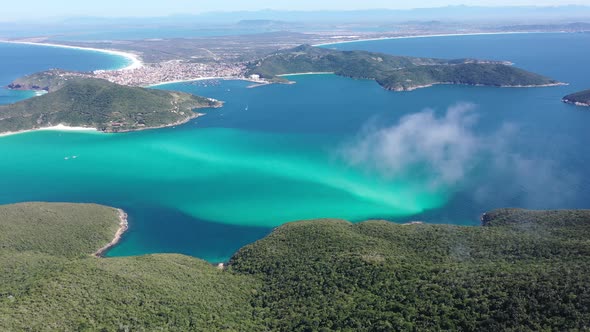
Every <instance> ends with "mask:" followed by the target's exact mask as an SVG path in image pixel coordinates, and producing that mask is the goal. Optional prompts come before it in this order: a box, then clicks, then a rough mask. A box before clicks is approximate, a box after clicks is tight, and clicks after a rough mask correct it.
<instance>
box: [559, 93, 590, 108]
mask: <svg viewBox="0 0 590 332" xmlns="http://www.w3.org/2000/svg"><path fill="white" fill-rule="evenodd" d="M561 101H563V102H564V103H567V104H572V105H576V106H586V107H590V89H589V90H584V91H580V92H576V93H572V94H570V95H567V96H565V97H563V99H561Z"/></svg>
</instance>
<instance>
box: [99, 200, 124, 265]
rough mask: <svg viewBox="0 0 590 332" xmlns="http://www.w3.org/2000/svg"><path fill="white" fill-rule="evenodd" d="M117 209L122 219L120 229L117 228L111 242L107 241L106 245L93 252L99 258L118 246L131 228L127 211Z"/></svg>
mask: <svg viewBox="0 0 590 332" xmlns="http://www.w3.org/2000/svg"><path fill="white" fill-rule="evenodd" d="M117 211H118V213H119V220H120V221H121V222H120V223H119V229H117V232H116V233H115V237H114V238H113V240H112V241H111V242H109V243H107V244H106V245H105V246H104V247H102V248H100V249H98V250H97V251H96V252H95V253H94V254H93V256H94V257H99V258H100V257H104V255H105V254H106V252H107V251H109V250H110V249H111V248H113V247H114V246H116V245H117V243H119V241H121V237H122V236H123V234H124V233H125V232H126V231H127V229H128V228H129V223H128V221H127V213H125V211H123V210H121V209H117Z"/></svg>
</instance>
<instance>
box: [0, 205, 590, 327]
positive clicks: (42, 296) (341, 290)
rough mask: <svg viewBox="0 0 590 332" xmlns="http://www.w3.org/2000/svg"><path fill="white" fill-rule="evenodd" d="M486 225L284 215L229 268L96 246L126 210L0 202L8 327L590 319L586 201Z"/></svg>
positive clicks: (520, 323) (512, 323)
mask: <svg viewBox="0 0 590 332" xmlns="http://www.w3.org/2000/svg"><path fill="white" fill-rule="evenodd" d="M482 221H483V224H484V226H483V227H461V226H449V225H427V224H412V225H398V224H394V223H390V222H386V221H367V222H363V223H358V224H352V223H349V222H346V221H342V220H329V219H326V220H314V221H302V222H295V223H290V224H286V225H283V226H281V227H278V228H277V229H275V230H274V231H273V232H272V233H271V234H270V235H269V236H268V237H266V238H264V239H262V240H260V241H258V242H256V243H253V244H251V245H248V246H246V247H244V248H242V249H241V250H239V251H238V252H237V253H236V254H235V255H234V257H233V258H232V259H231V261H230V264H229V266H228V267H227V268H225V269H223V270H220V269H218V268H217V267H214V266H212V265H210V264H208V263H206V262H203V261H201V260H199V259H195V258H191V257H186V256H182V255H169V254H167V255H148V256H141V257H125V258H106V259H101V258H96V257H93V256H92V255H90V253H92V252H94V251H95V250H96V249H98V247H100V246H103V245H104V244H105V242H108V241H110V239H111V238H112V236H113V234H114V232H115V230H116V229H117V226H118V223H119V220H118V218H117V211H116V210H114V209H111V208H107V207H102V206H98V205H78V204H47V203H27V204H15V205H6V206H0V270H1V273H0V330H2V331H26V330H30V331H53V330H64V331H79V330H89V331H96V330H105V331H114V330H131V331H144V330H145V331H153V330H165V331H220V330H226V331H334V330H342V331H395V330H414V331H441V330H463V331H541V330H547V331H549V330H555V331H564V330H587V329H589V328H590V326H589V325H588V322H590V311H589V310H588V308H589V307H590V243H589V242H588V238H590V211H525V210H513V209H505V210H497V211H492V212H490V213H487V214H485V215H484V217H483V218H482Z"/></svg>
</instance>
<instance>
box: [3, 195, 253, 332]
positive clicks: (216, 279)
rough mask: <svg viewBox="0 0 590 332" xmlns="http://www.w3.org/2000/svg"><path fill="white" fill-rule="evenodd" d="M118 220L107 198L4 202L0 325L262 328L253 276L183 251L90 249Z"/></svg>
mask: <svg viewBox="0 0 590 332" xmlns="http://www.w3.org/2000/svg"><path fill="white" fill-rule="evenodd" d="M118 226H119V219H118V212H117V211H116V210H115V209H112V208H108V207H104V206H98V205H86V204H82V205H81V204H47V203H27V204H15V205H5V206H0V331H6V332H8V331H126V330H131V331H156V330H158V331H161V330H166V331H167V330H173V331H220V330H226V331H228V330H229V331H240V330H241V331H261V330H263V327H262V325H261V324H260V323H256V318H255V316H254V312H253V310H254V309H253V308H252V306H251V305H250V299H251V297H252V294H253V293H255V292H256V291H257V289H259V287H260V282H259V281H257V280H255V279H254V278H253V277H249V276H244V275H235V274H232V273H229V272H227V271H223V270H219V269H217V268H216V267H214V266H212V265H210V264H209V263H206V262H204V261H202V260H199V259H196V258H191V257H187V256H181V255H149V256H142V257H125V258H108V259H102V258H96V257H94V256H92V255H91V253H93V252H95V251H96V250H97V249H98V248H99V247H102V246H104V245H105V244H106V243H108V242H109V241H111V239H112V238H113V236H114V234H115V231H116V229H117V228H118Z"/></svg>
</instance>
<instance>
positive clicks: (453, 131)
mask: <svg viewBox="0 0 590 332" xmlns="http://www.w3.org/2000/svg"><path fill="white" fill-rule="evenodd" d="M478 120H479V117H478V114H477V107H476V105H474V104H470V103H458V104H456V105H453V106H451V107H449V108H448V109H447V110H446V112H445V113H444V114H442V115H437V113H436V112H435V111H434V110H432V109H425V110H423V111H421V112H418V113H414V114H410V115H407V116H404V117H402V118H401V119H400V120H399V121H398V122H397V123H396V124H394V125H391V126H381V127H380V126H379V125H378V124H376V121H374V120H373V121H370V122H369V123H368V124H367V125H365V126H364V128H363V129H362V130H361V132H360V133H359V134H358V135H357V136H356V138H355V139H354V140H352V141H351V142H348V143H347V144H344V145H343V146H342V147H341V148H340V151H339V155H340V156H341V157H342V158H343V159H344V160H345V161H346V162H347V163H348V164H349V165H351V166H353V167H358V168H363V169H365V170H366V171H368V172H373V173H375V174H378V175H379V176H381V177H383V178H385V179H387V180H407V179H411V180H412V181H414V182H416V185H417V186H421V190H429V191H437V190H444V191H446V192H448V191H449V190H451V191H458V190H462V191H468V192H471V193H472V194H473V198H474V200H475V201H476V202H479V203H484V204H485V203H486V202H491V201H494V202H499V201H501V203H506V202H514V204H517V205H518V206H522V207H530V208H532V207H534V208H543V207H545V208H548V207H559V206H563V205H564V204H567V202H568V200H570V199H572V198H574V197H575V195H576V190H577V189H576V188H577V185H576V183H577V179H578V177H577V176H576V175H575V174H572V173H566V172H565V171H564V168H563V167H562V166H561V165H560V164H559V163H558V162H557V161H555V160H551V159H546V158H542V157H539V156H531V155H527V151H526V150H522V148H521V149H520V150H517V149H516V148H515V147H514V146H515V144H514V141H515V140H516V139H517V137H518V132H519V127H518V126H517V125H515V124H511V123H504V124H502V125H501V126H499V128H498V129H496V130H494V131H492V132H491V133H488V134H480V133H478V130H477V125H478Z"/></svg>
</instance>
